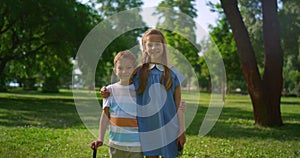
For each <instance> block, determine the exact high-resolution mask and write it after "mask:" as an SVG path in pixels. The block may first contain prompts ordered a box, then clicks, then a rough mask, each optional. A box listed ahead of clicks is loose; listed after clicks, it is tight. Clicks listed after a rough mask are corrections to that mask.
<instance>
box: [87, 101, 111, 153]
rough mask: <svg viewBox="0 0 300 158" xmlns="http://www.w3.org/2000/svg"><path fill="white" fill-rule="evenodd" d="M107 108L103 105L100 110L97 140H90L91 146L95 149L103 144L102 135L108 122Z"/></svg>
mask: <svg viewBox="0 0 300 158" xmlns="http://www.w3.org/2000/svg"><path fill="white" fill-rule="evenodd" d="M109 117H110V114H109V108H108V107H105V108H104V110H103V111H102V114H101V117H100V123H99V137H98V139H97V140H95V141H94V142H92V144H91V148H92V149H97V148H98V147H99V146H102V145H103V142H104V135H105V131H106V128H107V125H108V124H109Z"/></svg>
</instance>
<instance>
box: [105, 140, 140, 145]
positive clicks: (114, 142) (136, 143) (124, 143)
mask: <svg viewBox="0 0 300 158" xmlns="http://www.w3.org/2000/svg"><path fill="white" fill-rule="evenodd" d="M109 141H110V143H113V144H116V145H120V146H141V143H140V142H117V141H113V140H109Z"/></svg>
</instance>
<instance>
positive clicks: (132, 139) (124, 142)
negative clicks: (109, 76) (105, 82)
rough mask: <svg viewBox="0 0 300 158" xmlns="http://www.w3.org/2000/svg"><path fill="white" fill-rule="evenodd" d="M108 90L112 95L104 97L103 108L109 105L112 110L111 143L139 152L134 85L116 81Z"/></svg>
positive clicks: (111, 144)
mask: <svg viewBox="0 0 300 158" xmlns="http://www.w3.org/2000/svg"><path fill="white" fill-rule="evenodd" d="M107 90H108V91H109V92H110V96H109V97H108V98H106V99H103V109H104V108H105V107H108V108H109V112H110V131H109V145H110V146H111V147H117V148H120V147H121V148H122V147H124V148H123V149H124V150H125V149H126V150H131V151H136V152H139V151H140V140H139V133H138V125H137V119H136V108H137V107H136V95H135V88H134V85H133V84H131V85H128V86H124V85H120V84H119V83H115V84H111V85H109V86H107ZM128 147H129V148H130V149H128ZM121 150H122V149H121Z"/></svg>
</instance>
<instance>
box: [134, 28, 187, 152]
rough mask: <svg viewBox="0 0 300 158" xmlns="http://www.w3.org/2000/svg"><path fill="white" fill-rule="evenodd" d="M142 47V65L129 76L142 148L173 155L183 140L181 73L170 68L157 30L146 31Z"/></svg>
mask: <svg viewBox="0 0 300 158" xmlns="http://www.w3.org/2000/svg"><path fill="white" fill-rule="evenodd" d="M142 47H143V52H142V65H141V66H139V67H138V68H137V69H136V71H135V74H134V76H133V78H132V80H133V83H134V85H135V88H136V92H137V95H136V97H137V105H138V106H137V120H138V126H139V133H140V141H141V146H142V151H143V153H144V155H145V156H146V157H149V158H150V157H151V158H152V157H159V156H162V157H170V158H174V157H177V156H178V150H182V149H183V146H184V143H185V132H184V127H183V126H184V125H183V121H182V119H183V117H182V116H179V117H178V116H177V110H178V108H179V105H180V102H181V87H180V77H179V78H178V77H177V76H180V75H178V74H179V72H178V71H177V70H176V69H175V68H174V67H170V68H169V64H168V60H167V55H168V54H167V53H168V52H167V48H166V40H165V38H164V36H163V34H162V33H161V32H160V31H159V30H156V29H150V30H148V31H146V32H145V33H144V35H143V37H142ZM159 85H163V86H159ZM150 109H151V110H150ZM181 114H182V113H181Z"/></svg>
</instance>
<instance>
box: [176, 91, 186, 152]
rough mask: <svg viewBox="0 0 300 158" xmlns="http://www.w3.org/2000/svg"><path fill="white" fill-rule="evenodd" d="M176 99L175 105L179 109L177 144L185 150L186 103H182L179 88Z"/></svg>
mask: <svg viewBox="0 0 300 158" xmlns="http://www.w3.org/2000/svg"><path fill="white" fill-rule="evenodd" d="M174 99H175V104H176V108H177V116H178V122H179V136H178V139H177V144H178V145H180V146H181V148H182V149H183V146H184V143H185V141H186V137H185V129H184V128H185V127H184V109H183V107H184V108H185V103H184V102H181V87H180V86H178V87H176V89H175V93H174Z"/></svg>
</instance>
